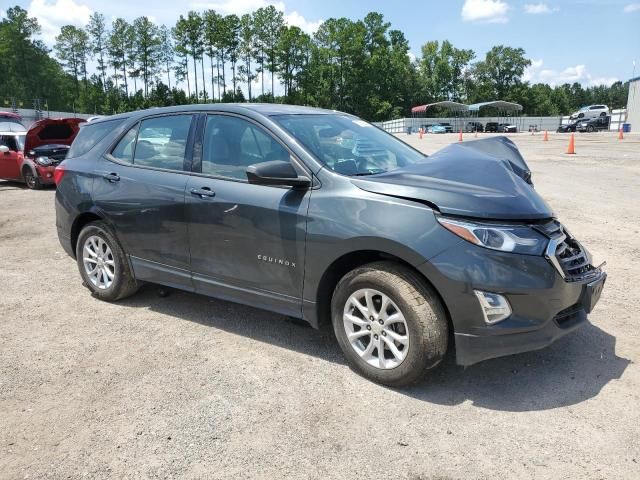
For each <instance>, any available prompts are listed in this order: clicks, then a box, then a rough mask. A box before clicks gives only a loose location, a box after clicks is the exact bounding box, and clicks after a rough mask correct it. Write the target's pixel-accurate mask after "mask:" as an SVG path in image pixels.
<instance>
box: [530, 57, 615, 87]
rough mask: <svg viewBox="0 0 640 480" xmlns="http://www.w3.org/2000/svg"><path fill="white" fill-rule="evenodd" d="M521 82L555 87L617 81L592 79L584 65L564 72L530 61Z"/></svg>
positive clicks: (612, 78) (540, 62) (613, 80)
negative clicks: (567, 84) (546, 84)
mask: <svg viewBox="0 0 640 480" xmlns="http://www.w3.org/2000/svg"><path fill="white" fill-rule="evenodd" d="M523 80H524V81H526V82H530V83H532V84H533V83H548V84H549V85H551V86H552V87H553V86H556V85H562V84H564V83H575V82H578V83H580V84H582V85H586V86H595V85H611V84H612V83H614V82H617V81H618V78H616V77H594V76H593V75H591V74H590V73H589V71H588V70H587V67H586V66H585V65H575V66H573V67H567V68H565V69H564V70H554V69H549V68H544V62H543V61H542V60H541V59H540V60H532V61H531V65H530V66H529V67H527V69H526V70H525V72H524V75H523Z"/></svg>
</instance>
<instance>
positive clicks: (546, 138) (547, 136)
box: [542, 130, 549, 142]
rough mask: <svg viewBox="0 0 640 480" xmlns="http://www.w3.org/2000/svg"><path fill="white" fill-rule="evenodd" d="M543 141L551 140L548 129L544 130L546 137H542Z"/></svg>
mask: <svg viewBox="0 0 640 480" xmlns="http://www.w3.org/2000/svg"><path fill="white" fill-rule="evenodd" d="M542 141H543V142H548V141H549V132H547V131H546V130H545V131H544V138H543V139H542Z"/></svg>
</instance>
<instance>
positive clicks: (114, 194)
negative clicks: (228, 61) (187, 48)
mask: <svg viewBox="0 0 640 480" xmlns="http://www.w3.org/2000/svg"><path fill="white" fill-rule="evenodd" d="M149 138H153V140H154V141H153V142H149V140H148V139H149ZM56 182H57V184H58V189H57V191H56V200H55V209H56V226H57V231H58V237H59V240H60V243H61V245H62V248H64V250H65V251H66V252H67V253H68V254H69V255H71V256H72V257H74V258H75V260H76V262H77V267H78V271H79V276H80V278H81V279H82V282H83V284H84V285H85V286H86V287H87V288H88V289H89V290H90V292H91V294H92V295H93V296H94V297H96V298H98V299H101V300H105V301H117V300H120V299H122V298H125V297H127V296H130V295H132V294H134V293H135V292H136V290H137V289H138V286H139V285H140V283H141V282H152V283H157V284H162V285H168V286H172V287H174V288H179V289H184V290H188V291H192V292H195V293H200V294H205V295H209V296H213V297H218V298H223V299H225V300H230V301H235V302H239V303H243V304H248V305H251V306H253V307H257V308H263V309H267V310H271V311H274V312H277V313H280V314H283V315H288V316H294V317H296V318H302V319H304V320H306V321H307V322H309V323H310V324H311V325H312V326H314V327H319V326H320V325H322V324H324V323H325V322H329V323H331V324H333V329H334V332H335V336H336V338H337V341H338V344H339V345H340V347H341V348H342V351H343V352H344V355H345V357H346V359H347V361H348V362H349V364H350V365H351V367H352V368H354V369H355V370H356V371H358V372H360V373H362V374H363V375H365V376H366V377H367V378H370V379H372V380H374V381H376V382H380V383H383V384H386V385H391V386H399V385H404V384H407V383H411V382H413V381H416V380H419V379H421V378H422V377H423V375H424V374H425V372H426V371H427V370H429V369H431V368H433V367H435V366H436V365H438V364H439V363H440V362H441V361H442V360H443V358H444V356H445V354H446V352H447V351H448V350H454V351H455V355H456V360H457V362H458V363H459V364H461V365H471V364H474V363H477V362H479V361H482V360H486V359H489V358H494V357H499V356H503V355H511V354H514V353H518V352H524V351H529V350H533V349H539V348H542V347H545V346H546V345H549V344H550V343H552V342H553V341H554V340H556V339H558V338H560V337H562V336H564V335H566V334H568V333H569V332H571V331H573V330H575V329H576V328H578V327H579V326H581V325H584V324H586V323H587V314H588V313H589V312H591V311H592V310H593V308H594V306H595V304H596V303H597V302H598V299H599V298H600V294H601V292H602V289H603V286H604V283H605V279H606V273H605V272H604V271H603V270H602V269H601V268H599V267H597V266H595V265H593V264H592V261H591V256H590V255H589V253H588V252H587V250H586V249H585V248H584V247H583V246H582V245H581V244H580V243H579V242H578V240H577V239H576V238H575V237H573V235H571V233H569V231H568V230H566V229H565V227H564V226H563V225H562V224H561V223H560V222H559V221H558V220H557V219H556V217H555V215H554V214H553V211H552V210H551V208H550V207H549V205H547V203H545V201H544V200H543V199H542V197H541V196H540V195H539V194H538V193H537V192H536V190H535V189H534V188H533V184H532V181H531V172H530V170H529V167H528V166H527V164H526V162H525V161H524V159H523V158H522V156H521V155H520V153H519V151H518V149H517V147H516V145H515V144H514V143H513V142H512V141H510V140H509V139H508V138H506V137H494V138H487V139H483V140H476V141H468V142H463V143H458V142H455V143H454V144H452V145H449V146H448V147H446V148H444V149H443V150H441V151H440V152H436V153H434V154H433V155H431V156H429V157H427V156H426V155H424V154H423V153H421V152H419V151H417V150H415V149H413V148H411V147H410V146H409V145H407V144H406V143H404V142H402V141H401V140H399V139H398V138H396V137H395V136H393V135H390V134H388V133H386V132H384V131H382V130H380V129H378V128H375V127H374V126H373V125H371V124H370V123H368V122H366V121H363V120H361V119H359V118H357V117H354V116H352V115H349V114H345V113H340V112H336V111H332V110H320V109H315V108H309V107H298V106H291V105H280V104H253V105H252V104H215V105H188V106H178V107H169V108H159V109H152V110H144V111H138V112H130V113H126V114H121V115H116V116H114V117H110V118H109V119H104V120H97V121H95V122H92V123H89V124H87V125H86V126H85V127H83V128H82V129H81V130H80V134H79V135H78V137H77V139H76V141H75V142H74V143H73V145H72V147H71V150H70V151H69V155H68V158H67V159H66V160H65V161H64V162H63V163H61V164H60V165H59V166H58V167H57V169H56ZM265 328H267V326H265ZM268 328H270V329H272V330H273V331H275V332H277V331H278V328H279V327H278V326H277V325H274V326H270V327H268ZM505 381H508V379H505Z"/></svg>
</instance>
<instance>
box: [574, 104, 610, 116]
mask: <svg viewBox="0 0 640 480" xmlns="http://www.w3.org/2000/svg"><path fill="white" fill-rule="evenodd" d="M607 115H609V107H607V106H606V105H587V106H586V107H582V108H581V109H580V110H578V111H577V112H575V113H572V114H571V116H570V117H569V118H570V119H571V120H576V119H582V118H584V119H590V118H598V117H606V116H607Z"/></svg>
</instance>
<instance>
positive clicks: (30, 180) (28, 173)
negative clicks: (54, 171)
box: [22, 168, 42, 190]
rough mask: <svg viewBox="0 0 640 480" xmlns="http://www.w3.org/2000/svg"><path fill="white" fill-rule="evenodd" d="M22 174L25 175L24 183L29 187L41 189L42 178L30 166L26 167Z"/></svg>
mask: <svg viewBox="0 0 640 480" xmlns="http://www.w3.org/2000/svg"><path fill="white" fill-rule="evenodd" d="M22 176H23V177H24V183H26V184H27V187H28V188H30V189H31V190H40V189H41V188H42V182H41V181H40V178H39V177H38V175H36V174H34V173H33V171H32V170H31V169H30V168H25V169H24V172H22Z"/></svg>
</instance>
